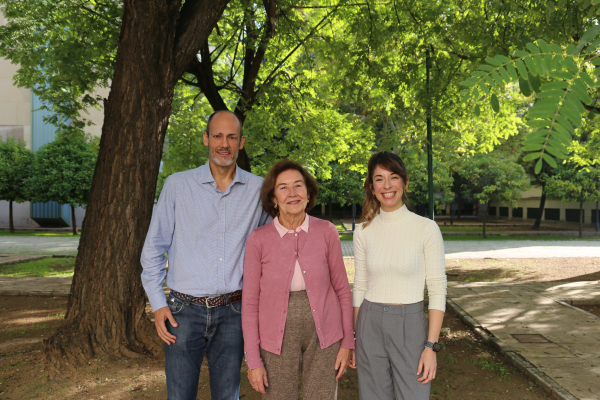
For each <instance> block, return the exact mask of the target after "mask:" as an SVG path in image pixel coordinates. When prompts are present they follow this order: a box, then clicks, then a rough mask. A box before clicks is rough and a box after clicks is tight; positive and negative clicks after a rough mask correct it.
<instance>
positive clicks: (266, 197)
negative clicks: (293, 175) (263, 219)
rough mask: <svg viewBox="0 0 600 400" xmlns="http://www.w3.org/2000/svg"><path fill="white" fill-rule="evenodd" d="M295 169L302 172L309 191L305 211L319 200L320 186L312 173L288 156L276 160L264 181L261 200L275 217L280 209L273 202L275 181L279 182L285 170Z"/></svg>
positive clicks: (267, 210) (264, 206) (266, 209)
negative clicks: (279, 177) (278, 178)
mask: <svg viewBox="0 0 600 400" xmlns="http://www.w3.org/2000/svg"><path fill="white" fill-rule="evenodd" d="M291 169H292V170H295V171H298V172H300V174H301V175H302V178H303V179H304V184H305V185H306V192H307V193H308V204H307V205H306V208H305V209H304V211H306V213H308V212H309V211H310V210H311V209H312V208H313V207H314V206H315V203H316V202H317V194H319V186H318V185H317V181H316V180H315V178H313V177H312V175H311V174H309V173H308V172H306V170H305V169H304V168H302V165H300V164H298V163H297V162H294V161H292V160H288V159H287V158H285V159H283V160H281V161H278V162H276V163H275V164H274V165H273V166H272V167H271V169H270V170H269V172H267V176H265V180H264V182H263V185H262V188H261V189H260V201H261V202H262V205H263V208H264V209H265V211H266V212H267V214H269V215H270V216H271V217H273V218H275V217H276V216H277V214H278V213H279V211H278V210H277V209H276V208H275V204H274V203H273V197H275V183H277V177H278V176H279V175H280V174H281V173H282V172H285V171H289V170H291Z"/></svg>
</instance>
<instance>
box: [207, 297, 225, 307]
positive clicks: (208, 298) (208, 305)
mask: <svg viewBox="0 0 600 400" xmlns="http://www.w3.org/2000/svg"><path fill="white" fill-rule="evenodd" d="M217 297H221V296H214V297H208V296H206V298H205V299H204V305H205V306H206V308H215V307H218V305H216V306H211V305H210V304H208V300H210V299H216V298H217Z"/></svg>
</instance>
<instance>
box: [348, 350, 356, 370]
mask: <svg viewBox="0 0 600 400" xmlns="http://www.w3.org/2000/svg"><path fill="white" fill-rule="evenodd" d="M348 366H349V367H350V368H353V369H356V350H350V364H348Z"/></svg>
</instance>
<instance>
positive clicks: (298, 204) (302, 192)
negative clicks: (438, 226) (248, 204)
mask: <svg viewBox="0 0 600 400" xmlns="http://www.w3.org/2000/svg"><path fill="white" fill-rule="evenodd" d="M308 200H309V199H308V191H307V189H306V183H305V182H304V178H303V177H302V174H301V173H300V172H298V171H296V170H295V169H289V170H287V171H283V172H282V173H280V174H279V176H277V180H276V181H275V193H274V197H273V203H274V204H276V205H277V209H278V210H279V212H280V214H281V215H286V214H287V215H298V214H300V213H303V212H304V209H305V208H306V205H307V204H308Z"/></svg>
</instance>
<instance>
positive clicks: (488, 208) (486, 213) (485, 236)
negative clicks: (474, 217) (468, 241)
mask: <svg viewBox="0 0 600 400" xmlns="http://www.w3.org/2000/svg"><path fill="white" fill-rule="evenodd" d="M490 204H492V202H491V201H488V202H487V207H485V214H483V238H484V239H487V234H486V233H485V224H486V222H487V217H488V214H489V213H490Z"/></svg>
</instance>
